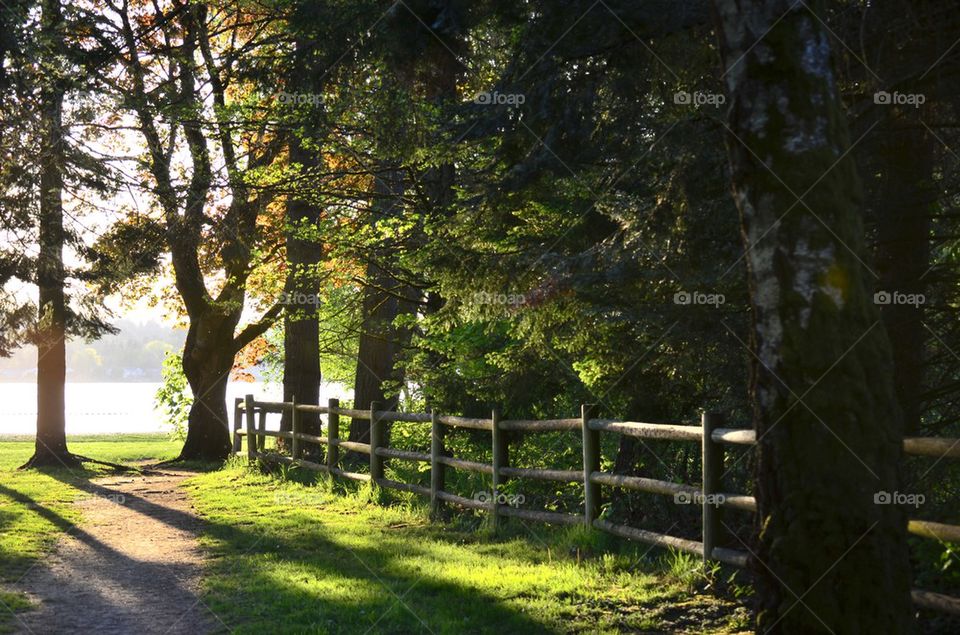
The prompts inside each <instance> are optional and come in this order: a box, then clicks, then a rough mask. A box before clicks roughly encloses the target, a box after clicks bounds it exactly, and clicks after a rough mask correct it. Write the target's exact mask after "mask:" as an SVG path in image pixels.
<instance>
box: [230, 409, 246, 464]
mask: <svg viewBox="0 0 960 635" xmlns="http://www.w3.org/2000/svg"><path fill="white" fill-rule="evenodd" d="M242 403H243V397H236V398H235V399H234V400H233V435H232V436H233V438H232V439H231V442H232V443H233V453H234V454H236V453H238V452H240V449H241V444H242V443H243V437H241V436H240V435H239V434H237V432H239V431H240V426H241V425H242V422H241V421H240V419H241V418H242V417H243V415H242V414H240V413H242V412H243V408H241V407H240V404H242Z"/></svg>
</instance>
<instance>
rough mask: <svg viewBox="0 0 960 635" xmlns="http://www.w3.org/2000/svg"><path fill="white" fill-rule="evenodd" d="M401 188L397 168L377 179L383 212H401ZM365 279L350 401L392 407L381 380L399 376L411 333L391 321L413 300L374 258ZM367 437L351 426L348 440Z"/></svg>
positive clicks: (392, 395) (394, 397)
mask: <svg viewBox="0 0 960 635" xmlns="http://www.w3.org/2000/svg"><path fill="white" fill-rule="evenodd" d="M403 187H404V182H403V177H402V175H401V173H400V171H399V170H388V171H387V172H386V173H385V175H383V176H381V177H380V178H378V179H377V182H376V193H377V194H378V195H379V196H380V197H381V199H380V201H379V202H378V203H377V205H378V207H380V209H381V210H382V212H381V214H382V215H384V216H389V215H394V214H399V213H401V211H402V202H401V197H402V195H403ZM384 258H386V255H384ZM367 280H368V282H369V284H368V286H366V287H364V289H363V327H362V329H363V330H362V332H361V333H360V345H359V349H358V352H357V372H356V377H355V381H354V389H353V395H354V397H353V402H354V404H355V407H357V408H367V407H369V406H370V403H371V402H374V401H376V402H379V403H382V404H383V407H384V409H385V410H394V409H396V407H397V403H398V401H399V392H398V391H397V390H390V391H389V392H386V391H385V390H384V382H387V381H394V382H396V381H399V380H401V379H402V377H401V376H399V375H398V373H397V369H396V363H397V355H398V354H399V353H400V351H401V350H402V347H403V346H404V344H405V343H406V342H407V341H409V337H410V333H409V330H408V329H400V330H398V329H396V328H395V327H394V326H393V322H394V320H395V319H396V318H397V316H398V315H400V314H401V313H409V312H411V311H412V310H413V304H412V302H408V301H406V300H404V299H402V298H404V297H407V298H409V297H411V291H410V289H408V288H407V287H406V286H405V285H400V284H398V283H397V280H396V279H395V278H394V277H393V276H392V275H391V274H390V272H388V271H386V270H384V269H383V268H382V267H381V266H380V264H379V263H377V262H374V261H371V262H368V263H367ZM369 438H370V431H369V429H368V428H367V426H351V428H350V440H351V441H358V442H362V443H367V442H369Z"/></svg>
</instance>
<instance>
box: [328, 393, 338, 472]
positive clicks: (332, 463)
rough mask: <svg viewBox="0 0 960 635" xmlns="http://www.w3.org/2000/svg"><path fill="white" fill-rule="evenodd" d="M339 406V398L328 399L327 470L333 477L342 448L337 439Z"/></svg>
mask: <svg viewBox="0 0 960 635" xmlns="http://www.w3.org/2000/svg"><path fill="white" fill-rule="evenodd" d="M338 408H340V400H339V399H329V400H327V471H328V472H329V473H330V476H331V477H333V470H335V469H337V463H339V461H340V448H339V447H337V441H339V440H340V413H338V412H334V410H336V409H338Z"/></svg>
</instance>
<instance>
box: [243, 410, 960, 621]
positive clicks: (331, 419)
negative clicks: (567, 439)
mask: <svg viewBox="0 0 960 635" xmlns="http://www.w3.org/2000/svg"><path fill="white" fill-rule="evenodd" d="M285 411H289V412H290V413H291V422H292V428H293V429H292V430H291V431H281V430H268V429H267V425H266V423H267V414H268V413H283V412H285ZM303 413H315V414H322V415H327V421H326V427H325V432H326V434H325V435H323V436H319V435H313V434H306V433H304V432H302V431H301V430H302V426H301V417H302V414H303ZM340 417H349V418H350V419H351V420H352V421H353V422H356V421H361V420H365V421H368V422H369V426H370V428H369V432H370V435H369V438H370V442H369V443H357V442H352V441H347V440H344V439H342V438H340ZM398 421H399V422H410V423H424V424H427V423H429V424H430V426H431V437H430V438H431V443H430V453H429V454H427V453H423V452H414V451H410V450H401V449H397V448H391V447H389V446H388V445H387V444H386V443H385V439H386V438H387V436H386V435H385V428H384V426H385V425H386V424H387V423H390V422H398ZM233 428H234V429H233V451H234V453H235V454H243V451H242V440H243V437H246V438H247V448H246V456H247V457H248V458H249V459H250V460H251V461H255V460H257V459H261V460H264V461H268V462H277V463H286V464H293V465H297V466H300V467H303V468H306V469H309V470H314V471H317V472H324V473H327V474H329V475H330V476H333V477H338V478H344V479H349V480H353V481H363V482H372V483H374V484H376V485H377V486H378V487H384V488H389V489H395V490H399V491H404V492H412V493H414V494H417V495H420V496H423V497H424V498H427V499H429V501H430V507H431V510H432V511H433V512H434V513H436V512H437V511H438V510H439V509H440V507H441V506H442V505H443V504H445V503H450V504H453V505H457V506H460V507H463V508H466V509H472V510H478V511H486V512H488V513H489V514H490V517H491V520H492V522H493V523H494V525H496V524H497V522H498V520H499V519H500V518H501V517H507V516H512V517H517V518H521V519H525V520H531V521H537V522H544V523H550V524H561V525H574V524H585V525H587V526H589V527H593V528H596V529H599V530H601V531H605V532H608V533H610V534H613V535H615V536H619V537H621V538H626V539H629V540H637V541H640V542H644V543H647V544H650V545H656V546H659V547H672V548H674V549H678V550H680V551H684V552H688V553H692V554H696V555H698V556H700V557H701V558H703V559H704V561H705V562H707V561H710V560H714V561H719V562H722V563H725V564H728V565H733V566H736V567H741V568H743V567H747V566H748V563H749V555H750V554H749V552H747V551H742V550H738V549H730V548H727V547H720V546H718V545H717V539H718V537H719V536H720V533H721V532H720V529H721V510H722V508H724V507H729V508H733V509H739V510H743V511H747V512H756V511H757V502H756V499H755V498H754V497H753V496H749V495H745V494H736V493H729V492H724V491H723V483H722V482H721V481H722V476H723V473H724V454H725V447H726V446H729V445H733V446H755V445H756V434H755V432H754V431H753V430H750V429H742V428H728V427H725V426H724V420H723V417H722V415H719V414H715V413H710V412H704V413H703V415H702V417H701V424H700V425H699V426H696V425H674V424H660V423H640V422H634V421H616V420H610V419H597V418H593V417H592V416H591V407H590V406H582V408H581V415H580V416H579V417H575V418H570V419H549V420H516V419H502V418H501V417H500V413H499V412H498V411H496V410H494V411H493V413H492V415H491V417H490V418H489V419H477V418H470V417H458V416H451V415H441V414H437V413H435V412H434V413H427V414H422V413H405V412H394V411H387V410H381V406H380V404H377V403H373V404H370V408H369V409H368V410H358V409H352V408H341V407H340V403H339V401H338V400H337V399H331V400H330V401H329V403H328V405H326V406H320V405H309V404H298V403H296V402H266V401H256V400H255V399H254V397H253V396H252V395H247V396H246V397H245V398H244V399H237V400H236V403H235V407H234V426H233ZM451 428H452V429H456V428H466V429H473V430H484V431H488V432H490V436H491V450H492V452H491V456H492V459H491V462H490V463H481V462H478V461H469V460H465V459H459V458H456V457H453V456H451V455H450V454H449V453H448V452H447V451H446V448H445V444H444V438H445V436H446V431H447V429H451ZM510 430H518V431H523V432H534V433H535V432H552V431H569V432H576V433H579V434H580V436H581V439H582V447H583V453H582V459H583V460H582V469H580V470H557V469H548V468H543V469H540V468H520V467H512V466H510V465H509V461H508V457H509V453H508V447H507V439H506V435H504V434H503V433H504V432H505V431H510ZM601 433H613V434H620V435H626V436H631V437H636V438H639V439H647V440H661V441H689V442H693V443H698V444H699V445H700V448H701V465H702V479H701V484H700V486H699V487H696V486H693V485H686V484H681V483H673V482H670V481H663V480H658V479H652V478H644V477H639V476H626V475H622V474H613V473H610V472H603V471H601V470H600V434H601ZM267 437H275V438H279V439H286V440H288V441H289V449H290V456H286V455H282V454H279V453H277V452H268V451H267V449H266V444H265V441H266V438H267ZM304 444H314V445H317V446H320V447H323V448H325V452H324V458H325V461H324V463H317V462H315V461H310V460H307V459H305V458H304V451H303V448H304ZM903 449H904V453H905V454H908V455H914V456H927V457H935V458H937V459H942V458H950V459H957V458H960V439H946V438H934V437H914V438H906V439H904V442H903ZM341 450H346V451H348V452H356V453H360V454H366V455H368V456H369V460H370V462H369V472H366V473H359V472H350V471H346V470H344V469H341V467H340V465H341V462H340V453H341ZM388 459H390V460H398V461H412V462H420V463H429V464H430V486H429V487H425V486H423V485H418V484H414V483H402V482H399V481H394V480H391V479H387V478H385V477H384V461H386V460H388ZM448 468H452V469H456V470H467V471H471V472H477V473H480V474H485V475H488V476H490V478H491V495H490V496H489V500H478V499H476V498H468V497H464V496H460V495H458V494H455V493H452V492H448V491H445V489H444V487H445V478H444V475H445V471H446V470H447V469H448ZM508 478H526V479H534V480H540V481H555V482H562V483H580V484H582V485H583V490H584V496H583V501H584V502H583V513H582V514H576V515H575V514H568V513H558V512H552V511H545V510H534V509H524V508H521V507H518V506H515V505H508V504H501V503H500V502H499V499H500V498H501V497H500V496H499V492H500V487H501V485H502V483H503V482H504V481H505V479H508ZM602 486H609V487H617V488H623V489H627V490H633V491H640V492H647V493H652V494H662V495H666V496H674V497H682V498H683V500H685V501H687V502H689V501H699V502H700V507H701V510H702V513H701V523H700V524H701V527H700V534H701V540H699V541H697V540H690V539H687V538H680V537H677V536H671V535H667V534H662V533H657V532H653V531H649V530H646V529H639V528H636V527H630V526H627V525H620V524H615V523H612V522H610V521H608V520H606V519H603V518H601V517H600V501H601V487H602ZM908 531H909V532H910V533H912V534H914V535H917V536H922V537H924V538H929V539H932V540H938V541H941V542H951V543H958V544H960V526H957V525H949V524H945V523H937V522H930V521H925V520H910V522H909V525H908ZM912 596H913V601H914V603H915V604H916V605H918V606H921V607H923V608H928V609H933V610H938V611H944V612H948V613H953V614H956V615H960V598H955V597H951V596H948V595H944V594H941V593H934V592H932V591H924V590H920V589H914V590H913V591H912Z"/></svg>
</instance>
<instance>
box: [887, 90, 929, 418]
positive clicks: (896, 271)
mask: <svg viewBox="0 0 960 635" xmlns="http://www.w3.org/2000/svg"><path fill="white" fill-rule="evenodd" d="M888 108H890V109H891V113H890V115H889V116H888V117H887V119H886V124H887V125H886V126H884V129H883V130H881V131H879V132H878V136H879V137H880V153H879V154H880V157H879V158H880V160H881V162H882V163H881V166H880V170H881V173H880V175H879V179H880V182H879V184H878V188H877V247H876V263H877V273H878V275H879V276H880V282H879V284H878V287H879V288H880V290H881V291H882V292H884V293H885V295H884V298H885V300H884V301H886V299H889V300H890V302H889V303H887V304H882V306H881V311H880V314H881V315H882V316H883V323H884V326H885V327H886V329H887V333H889V335H890V341H891V344H892V346H893V364H894V382H895V385H896V389H897V398H898V399H899V401H900V406H901V408H902V409H903V423H904V432H905V433H906V434H908V435H910V434H916V433H917V432H918V431H919V430H920V416H921V413H922V402H921V395H922V394H923V375H924V368H925V361H924V360H925V355H924V353H925V350H926V342H927V337H928V336H929V332H928V331H927V330H926V328H925V327H924V326H923V316H924V304H923V303H910V302H907V301H905V300H908V299H909V298H910V297H911V296H912V297H918V296H923V295H924V294H925V291H926V284H925V283H924V276H925V275H926V274H927V273H928V272H929V270H930V214H931V213H932V207H933V205H934V204H935V202H936V199H937V192H936V188H935V186H934V182H933V164H934V152H933V150H934V146H933V139H932V138H931V136H930V135H929V134H928V133H927V132H926V130H925V129H924V128H923V126H922V124H921V123H920V122H919V121H918V120H917V113H915V112H906V111H901V110H900V108H899V107H893V106H889V107H888ZM910 111H916V108H912V107H911V108H910Z"/></svg>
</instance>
